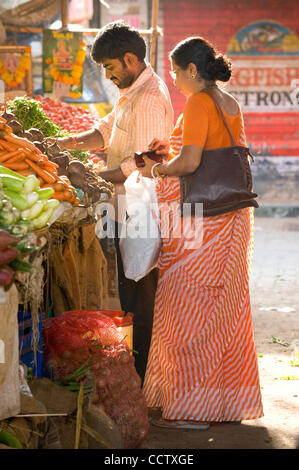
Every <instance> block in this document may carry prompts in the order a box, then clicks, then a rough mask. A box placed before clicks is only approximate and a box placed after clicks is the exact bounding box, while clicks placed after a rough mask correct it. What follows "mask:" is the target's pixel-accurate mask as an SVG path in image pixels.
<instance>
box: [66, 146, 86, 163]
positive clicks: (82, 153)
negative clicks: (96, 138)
mask: <svg viewBox="0 0 299 470" xmlns="http://www.w3.org/2000/svg"><path fill="white" fill-rule="evenodd" d="M69 153H70V154H71V155H72V156H73V157H74V158H76V159H77V160H80V162H82V163H88V162H89V161H90V160H89V157H90V153H89V152H87V151H86V150H76V149H73V150H69Z"/></svg>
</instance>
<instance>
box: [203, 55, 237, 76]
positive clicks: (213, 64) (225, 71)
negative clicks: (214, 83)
mask: <svg viewBox="0 0 299 470" xmlns="http://www.w3.org/2000/svg"><path fill="white" fill-rule="evenodd" d="M206 72H207V75H209V78H210V80H219V81H221V82H228V80H229V79H230V77H231V74H232V66H231V63H230V61H229V59H228V58H227V57H226V56H225V55H223V54H217V55H216V56H215V58H214V60H211V61H210V62H208V64H207V67H206Z"/></svg>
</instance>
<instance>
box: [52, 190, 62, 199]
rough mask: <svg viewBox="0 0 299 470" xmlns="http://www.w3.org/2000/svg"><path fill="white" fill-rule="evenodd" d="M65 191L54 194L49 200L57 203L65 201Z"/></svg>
mask: <svg viewBox="0 0 299 470" xmlns="http://www.w3.org/2000/svg"><path fill="white" fill-rule="evenodd" d="M64 193H65V191H60V192H59V193H54V194H53V196H51V199H58V201H65V194H64Z"/></svg>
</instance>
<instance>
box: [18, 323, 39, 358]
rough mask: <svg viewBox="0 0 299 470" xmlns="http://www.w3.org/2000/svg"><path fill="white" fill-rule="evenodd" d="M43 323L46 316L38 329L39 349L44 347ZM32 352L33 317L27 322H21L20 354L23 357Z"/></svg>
mask: <svg viewBox="0 0 299 470" xmlns="http://www.w3.org/2000/svg"><path fill="white" fill-rule="evenodd" d="M43 321H44V316H42V317H41V319H40V322H39V325H38V329H39V343H38V346H39V348H40V347H41V346H42V342H43V338H42V332H43ZM31 351H32V319H31V317H30V318H28V317H27V319H26V320H22V321H20V322H19V353H20V354H21V355H23V354H27V353H29V352H31Z"/></svg>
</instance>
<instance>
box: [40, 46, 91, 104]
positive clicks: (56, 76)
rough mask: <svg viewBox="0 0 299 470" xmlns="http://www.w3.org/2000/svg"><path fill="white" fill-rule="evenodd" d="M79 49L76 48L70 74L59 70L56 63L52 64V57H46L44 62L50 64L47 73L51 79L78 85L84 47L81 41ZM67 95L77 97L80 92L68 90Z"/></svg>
mask: <svg viewBox="0 0 299 470" xmlns="http://www.w3.org/2000/svg"><path fill="white" fill-rule="evenodd" d="M80 46H81V47H80V49H78V51H77V54H76V60H75V63H74V64H73V66H72V69H71V74H69V73H68V72H60V71H59V69H58V68H57V67H56V65H54V64H53V59H52V58H51V57H48V58H47V59H46V64H49V65H50V64H52V65H51V66H50V68H49V73H50V75H51V77H52V78H53V80H55V81H58V82H62V83H65V84H67V85H79V84H80V80H81V76H82V73H83V63H84V60H85V55H86V49H85V46H86V44H85V42H81V44H80ZM69 96H70V97H71V98H78V97H79V96H81V92H77V93H74V92H72V91H70V92H69Z"/></svg>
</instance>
